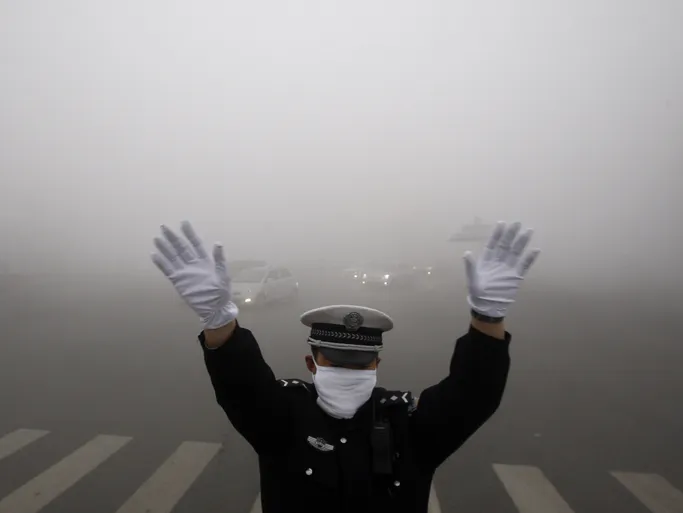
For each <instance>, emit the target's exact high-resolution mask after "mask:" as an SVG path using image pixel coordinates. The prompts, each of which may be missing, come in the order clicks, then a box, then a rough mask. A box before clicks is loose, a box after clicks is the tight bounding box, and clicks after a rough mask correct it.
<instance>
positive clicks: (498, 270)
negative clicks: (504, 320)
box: [465, 222, 541, 317]
mask: <svg viewBox="0 0 683 513" xmlns="http://www.w3.org/2000/svg"><path fill="white" fill-rule="evenodd" d="M521 227H522V225H521V224H520V223H512V224H511V225H509V226H507V225H506V224H505V223H504V222H499V223H498V224H497V225H496V228H495V229H494V230H493V235H492V236H491V239H490V240H489V242H488V244H487V245H486V249H485V250H484V253H483V254H482V255H481V256H480V257H479V258H478V259H477V260H475V258H474V257H473V255H472V252H471V251H468V252H466V253H465V271H466V273H467V288H468V291H469V295H468V296H467V302H468V303H469V305H470V307H471V308H472V309H473V310H474V311H475V312H478V313H480V314H482V315H486V316H488V317H505V314H506V313H507V309H508V307H509V306H510V305H511V304H512V303H514V302H515V298H516V296H517V291H518V290H519V286H520V285H521V283H522V280H524V276H525V275H526V273H527V271H528V270H529V268H530V267H531V266H532V265H533V263H534V262H535V261H536V258H537V257H538V255H539V253H540V252H541V250H540V249H534V250H532V251H530V252H529V253H528V254H527V255H526V256H522V254H523V253H524V250H525V249H526V247H527V245H528V244H529V240H531V235H532V234H533V230H531V229H528V230H526V231H525V232H524V233H522V234H521V235H519V236H517V234H518V233H519V232H520V229H521Z"/></svg>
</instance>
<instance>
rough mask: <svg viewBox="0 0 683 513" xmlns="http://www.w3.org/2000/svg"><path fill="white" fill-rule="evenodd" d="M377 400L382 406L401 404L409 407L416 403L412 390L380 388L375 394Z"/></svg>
mask: <svg viewBox="0 0 683 513" xmlns="http://www.w3.org/2000/svg"><path fill="white" fill-rule="evenodd" d="M377 401H378V402H379V404H381V405H383V406H394V405H398V406H401V405H403V406H407V407H409V408H410V407H413V405H414V404H415V403H416V401H415V398H414V397H413V394H412V392H403V391H398V390H381V391H380V392H379V394H378V395H377Z"/></svg>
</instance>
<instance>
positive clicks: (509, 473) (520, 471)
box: [493, 464, 574, 513]
mask: <svg viewBox="0 0 683 513" xmlns="http://www.w3.org/2000/svg"><path fill="white" fill-rule="evenodd" d="M493 470H494V471H495V472H496V474H497V475H498V479H500V480H501V482H502V483H503V486H504V487H505V490H506V491H507V492H508V495H509V496H510V498H511V499H512V502H514V503H515V506H517V510H518V511H519V513H574V511H573V510H572V508H570V507H569V504H567V503H566V502H565V500H564V499H563V498H562V496H561V495H560V493H559V492H558V491H557V489H556V488H555V487H554V486H553V484H552V483H551V482H550V481H549V480H548V478H546V477H545V475H544V474H543V472H542V471H541V470H540V469H539V468H537V467H530V466H527V465H500V464H495V465H493Z"/></svg>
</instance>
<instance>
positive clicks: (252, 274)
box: [232, 266, 299, 305]
mask: <svg viewBox="0 0 683 513" xmlns="http://www.w3.org/2000/svg"><path fill="white" fill-rule="evenodd" d="M298 294H299V283H298V282H297V281H296V278H294V276H293V275H292V273H291V272H290V271H289V269H287V268H285V267H275V266H266V267H251V268H248V269H244V270H243V271H241V272H239V273H237V274H235V275H234V276H233V277H232V297H233V301H234V302H235V303H236V304H237V305H265V304H267V303H271V302H274V301H283V300H286V299H293V298H295V297H297V296H298Z"/></svg>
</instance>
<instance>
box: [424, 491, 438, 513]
mask: <svg viewBox="0 0 683 513" xmlns="http://www.w3.org/2000/svg"><path fill="white" fill-rule="evenodd" d="M427 512H428V513H441V503H440V502H439V497H438V496H437V495H436V489H435V488H434V485H432V489H431V490H430V491H429V505H428V506H427Z"/></svg>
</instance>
